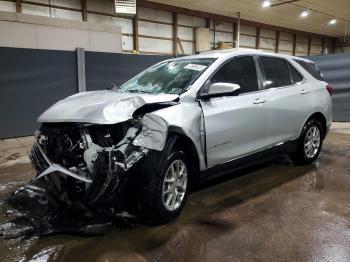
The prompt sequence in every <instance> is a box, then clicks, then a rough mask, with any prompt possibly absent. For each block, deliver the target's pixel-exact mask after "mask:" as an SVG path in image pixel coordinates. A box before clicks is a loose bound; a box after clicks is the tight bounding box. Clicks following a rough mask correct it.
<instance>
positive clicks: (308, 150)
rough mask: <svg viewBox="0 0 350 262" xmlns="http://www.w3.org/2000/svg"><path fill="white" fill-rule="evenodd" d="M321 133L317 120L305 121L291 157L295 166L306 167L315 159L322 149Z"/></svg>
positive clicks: (320, 125) (320, 126)
mask: <svg viewBox="0 0 350 262" xmlns="http://www.w3.org/2000/svg"><path fill="white" fill-rule="evenodd" d="M323 132H324V131H323V130H322V124H321V123H320V122H319V121H318V120H316V119H310V120H308V121H307V123H306V124H305V126H304V128H303V130H302V132H301V135H300V137H299V139H298V146H297V150H296V152H295V153H294V154H293V155H292V156H291V157H292V159H293V161H294V162H295V163H296V164H299V165H307V164H309V163H311V162H313V161H315V160H316V159H317V157H318V155H319V154H320V152H321V148H322V142H323V137H324V135H323Z"/></svg>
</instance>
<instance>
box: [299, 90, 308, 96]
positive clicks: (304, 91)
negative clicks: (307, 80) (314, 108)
mask: <svg viewBox="0 0 350 262" xmlns="http://www.w3.org/2000/svg"><path fill="white" fill-rule="evenodd" d="M307 93H309V92H308V91H307V90H305V89H303V90H301V92H300V94H302V95H305V94H307Z"/></svg>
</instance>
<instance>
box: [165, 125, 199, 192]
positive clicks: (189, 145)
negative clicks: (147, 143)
mask: <svg viewBox="0 0 350 262" xmlns="http://www.w3.org/2000/svg"><path fill="white" fill-rule="evenodd" d="M166 144H167V145H169V146H170V147H171V148H168V150H171V149H172V148H173V147H179V148H181V149H183V150H184V154H185V156H186V159H189V163H190V164H191V166H190V168H191V176H190V187H191V188H193V187H196V186H197V185H198V183H199V177H200V176H199V174H200V161H199V155H198V151H197V148H196V146H195V144H194V142H193V140H192V139H191V138H190V137H188V136H187V135H186V134H185V132H184V131H183V130H182V129H181V128H179V127H175V126H169V129H168V136H167V143H166ZM168 150H166V151H168Z"/></svg>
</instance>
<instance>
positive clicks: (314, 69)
mask: <svg viewBox="0 0 350 262" xmlns="http://www.w3.org/2000/svg"><path fill="white" fill-rule="evenodd" d="M294 61H295V62H297V63H298V64H299V65H301V66H302V67H303V68H304V69H305V70H306V71H307V72H308V73H309V74H310V75H312V76H313V77H314V78H316V79H317V80H320V81H324V79H323V76H322V74H321V72H320V69H319V68H318V66H317V64H315V63H312V62H307V61H303V60H299V59H294Z"/></svg>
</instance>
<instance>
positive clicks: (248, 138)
mask: <svg viewBox="0 0 350 262" xmlns="http://www.w3.org/2000/svg"><path fill="white" fill-rule="evenodd" d="M219 82H220V83H233V84H238V85H240V87H241V89H240V92H239V95H236V96H223V97H216V98H211V99H210V100H202V101H201V105H202V109H203V114H204V122H205V130H206V148H207V161H208V167H212V166H214V165H217V164H221V163H224V162H227V161H230V160H233V159H236V158H239V157H242V156H245V155H248V154H251V153H254V152H257V151H260V150H261V149H264V148H265V147H266V146H267V144H268V142H267V139H266V138H267V115H266V113H265V109H264V108H265V102H266V98H265V94H264V91H260V90H259V84H258V77H257V71H256V67H255V62H254V59H253V57H251V56H241V57H236V58H233V59H232V60H230V61H229V62H227V63H226V64H224V65H223V66H222V67H221V68H220V69H219V70H218V71H217V72H216V73H215V74H214V75H213V76H212V77H211V78H210V79H209V80H208V82H207V83H206V85H211V84H213V83H219Z"/></svg>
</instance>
